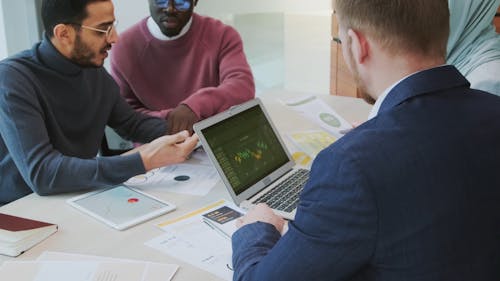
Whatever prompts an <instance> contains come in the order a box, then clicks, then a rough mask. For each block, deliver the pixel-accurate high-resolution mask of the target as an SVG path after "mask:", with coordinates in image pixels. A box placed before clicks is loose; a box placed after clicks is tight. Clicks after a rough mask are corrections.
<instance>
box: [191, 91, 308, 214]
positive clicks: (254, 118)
mask: <svg viewBox="0 0 500 281" xmlns="http://www.w3.org/2000/svg"><path fill="white" fill-rule="evenodd" d="M193 127H194V131H195V132H196V134H198V136H199V138H200V141H201V143H202V145H203V148H204V149H205V151H206V152H207V154H208V156H209V158H210V160H211V161H212V162H213V163H214V166H215V168H216V169H217V171H218V172H219V174H220V176H221V178H222V181H223V182H224V185H225V186H226V188H227V190H228V191H229V194H230V195H231V197H232V199H233V200H234V202H235V203H236V204H237V205H238V206H240V207H241V208H244V209H248V208H249V207H250V206H252V205H254V204H257V203H260V202H264V203H267V204H268V205H269V206H270V207H271V208H273V209H274V211H275V212H276V213H277V214H279V215H281V216H283V217H284V218H286V219H291V220H292V219H293V218H294V216H295V211H296V207H297V203H298V197H299V194H300V192H301V190H302V188H303V186H304V184H305V182H306V181H307V179H308V177H309V171H308V170H307V169H303V168H299V167H297V166H296V165H295V162H294V161H293V158H292V157H291V155H290V153H289V152H288V150H287V149H286V147H285V145H284V143H283V140H282V139H281V137H280V135H279V134H278V132H277V130H276V128H275V126H274V125H273V123H272V122H271V119H270V118H269V116H268V114H267V112H266V111H265V109H264V106H263V105H262V102H261V101H260V100H259V99H258V98H256V99H253V100H250V101H248V102H246V103H243V104H241V105H238V106H234V107H232V108H230V109H228V110H226V111H224V112H222V113H219V114H217V115H215V116H212V117H210V118H208V119H205V120H203V121H201V122H198V123H196V124H194V126H193Z"/></svg>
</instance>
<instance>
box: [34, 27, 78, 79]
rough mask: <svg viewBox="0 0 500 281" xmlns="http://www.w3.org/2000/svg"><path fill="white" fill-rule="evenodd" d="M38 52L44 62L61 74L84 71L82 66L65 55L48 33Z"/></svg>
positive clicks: (72, 74)
mask: <svg viewBox="0 0 500 281" xmlns="http://www.w3.org/2000/svg"><path fill="white" fill-rule="evenodd" d="M38 54H39V56H40V60H41V62H42V63H43V64H45V65H46V66H47V67H49V68H50V69H53V70H55V71H57V72H59V73H61V74H64V75H71V76H74V75H78V74H80V73H81V72H82V67H81V66H79V65H77V64H75V63H73V62H72V61H70V60H69V59H68V58H66V57H65V56H63V55H62V54H61V53H60V52H59V51H58V50H57V49H56V47H55V46H54V45H53V44H52V42H51V41H50V39H49V38H48V37H47V35H46V34H44V35H43V39H42V42H41V43H40V45H39V46H38Z"/></svg>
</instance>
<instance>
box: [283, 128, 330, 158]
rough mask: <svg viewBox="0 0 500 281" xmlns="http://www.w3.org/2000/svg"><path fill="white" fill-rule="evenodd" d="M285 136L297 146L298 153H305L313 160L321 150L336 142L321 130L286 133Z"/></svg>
mask: <svg viewBox="0 0 500 281" xmlns="http://www.w3.org/2000/svg"><path fill="white" fill-rule="evenodd" d="M286 136H287V137H288V138H289V139H290V140H291V141H292V142H293V144H294V145H296V146H297V148H298V150H299V151H302V152H304V153H306V154H307V155H308V156H310V157H311V158H313V159H314V158H315V157H316V155H318V153H319V152H320V151H321V150H323V149H325V148H326V147H328V146H329V145H330V144H332V143H334V142H335V141H336V140H337V139H336V138H335V137H334V136H332V135H330V134H329V133H327V132H325V131H322V130H316V131H299V132H291V133H287V134H286Z"/></svg>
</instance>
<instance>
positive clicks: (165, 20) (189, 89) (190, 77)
mask: <svg viewBox="0 0 500 281" xmlns="http://www.w3.org/2000/svg"><path fill="white" fill-rule="evenodd" d="M197 2H198V1H197V0H174V1H172V0H149V8H150V13H151V16H150V17H147V18H145V19H143V20H141V21H140V22H138V23H137V24H135V25H134V26H132V27H131V28H129V29H128V30H126V31H125V32H124V33H123V34H122V35H121V36H120V40H119V42H118V43H117V44H116V45H115V46H114V48H113V52H112V55H111V72H112V75H113V77H114V78H115V80H116V82H117V83H118V85H119V86H120V91H121V95H122V96H123V97H124V98H125V99H126V100H127V102H128V103H129V104H130V105H132V107H133V108H135V109H136V110H138V111H140V112H144V113H147V114H150V115H153V116H157V117H162V118H165V119H167V120H168V121H167V122H168V123H169V128H170V129H171V131H170V132H171V133H174V132H178V131H181V130H184V129H187V130H190V131H192V126H193V124H194V123H195V122H197V121H199V120H201V119H204V118H207V117H210V116H212V115H214V114H216V113H219V112H221V111H224V110H225V109H227V108H229V107H231V106H233V105H236V104H240V103H242V102H245V101H247V100H250V99H252V98H254V96H255V85H254V81H253V76H252V72H251V70H250V67H249V65H248V63H247V60H246V57H245V54H244V51H243V44H242V41H241V38H240V36H239V34H238V33H237V32H236V30H234V29H233V28H232V27H230V26H227V25H225V24H223V23H222V22H220V21H218V20H215V19H213V18H209V17H203V16H200V15H198V14H195V13H193V9H194V7H195V6H196V4H197Z"/></svg>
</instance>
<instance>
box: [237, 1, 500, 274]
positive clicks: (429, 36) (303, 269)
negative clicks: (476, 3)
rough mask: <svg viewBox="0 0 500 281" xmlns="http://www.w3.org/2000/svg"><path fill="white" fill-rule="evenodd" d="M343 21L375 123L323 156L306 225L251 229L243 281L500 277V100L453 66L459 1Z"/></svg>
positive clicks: (340, 5) (361, 13)
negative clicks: (451, 36) (449, 51)
mask: <svg viewBox="0 0 500 281" xmlns="http://www.w3.org/2000/svg"><path fill="white" fill-rule="evenodd" d="M335 10H336V16H337V18H338V21H339V36H340V39H341V41H342V51H343V55H344V58H345V60H346V62H347V64H348V66H349V68H350V70H351V72H352V73H353V74H354V76H355V77H356V80H357V82H358V86H359V88H360V89H362V90H363V91H364V92H366V97H365V98H366V99H367V100H371V99H373V101H375V100H376V103H375V105H374V107H373V111H372V114H371V117H372V118H371V119H370V120H368V121H367V122H365V123H364V124H362V125H360V126H358V127H357V128H355V129H354V130H352V131H351V132H350V133H349V134H347V135H346V136H344V137H343V138H342V139H340V140H338V141H337V142H335V143H334V144H333V145H331V146H330V147H328V148H326V149H325V150H323V151H322V152H321V153H320V154H319V155H318V156H317V158H316V159H315V161H314V164H313V166H312V171H311V177H310V181H309V182H308V183H307V184H306V186H305V188H304V191H303V192H302V194H301V196H300V203H299V206H298V209H297V214H296V217H295V220H294V221H290V222H288V223H286V222H285V221H284V220H283V219H282V218H280V217H278V216H276V215H274V214H273V212H272V211H271V210H270V209H269V208H268V207H267V206H266V205H258V206H257V207H256V208H255V209H253V210H252V211H250V212H249V213H248V214H247V215H246V216H244V217H243V218H242V219H240V220H239V222H238V223H239V225H240V227H241V228H240V229H239V230H238V231H237V232H236V233H235V234H234V235H233V237H232V243H233V266H234V269H235V272H234V280H258V281H266V280H273V281H279V280H305V281H313V280H383V281H403V280H404V281H408V280H419V281H420V280H425V281H438V280H439V281H445V280H446V281H457V280H464V281H465V280H466V281H498V280H500V98H499V97H497V96H494V95H492V94H489V93H486V92H482V91H478V90H473V89H470V87H469V86H470V84H469V82H468V81H467V80H466V79H465V78H464V77H463V76H462V75H461V74H460V73H459V72H458V71H457V69H456V68H455V67H453V66H449V65H445V54H446V42H447V37H448V33H449V24H448V21H449V14H448V4H447V0H413V1H408V0H370V1H366V0H337V1H336V5H335ZM286 228H288V230H286Z"/></svg>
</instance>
